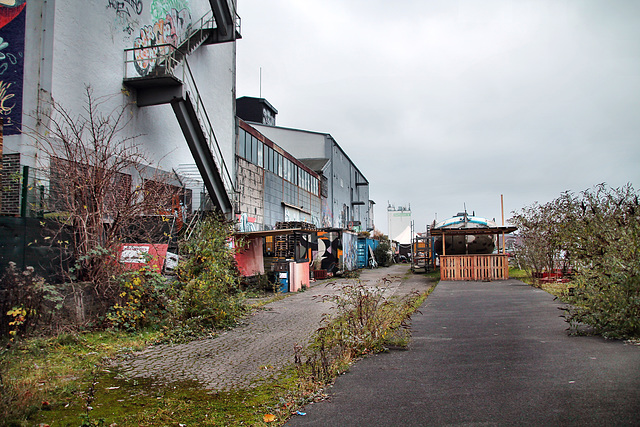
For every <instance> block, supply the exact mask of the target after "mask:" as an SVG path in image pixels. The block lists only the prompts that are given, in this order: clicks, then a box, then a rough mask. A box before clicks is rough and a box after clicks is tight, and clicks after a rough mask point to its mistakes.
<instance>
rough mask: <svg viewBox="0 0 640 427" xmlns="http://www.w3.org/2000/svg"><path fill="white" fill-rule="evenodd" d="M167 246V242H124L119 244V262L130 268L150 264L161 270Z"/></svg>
mask: <svg viewBox="0 0 640 427" xmlns="http://www.w3.org/2000/svg"><path fill="white" fill-rule="evenodd" d="M168 248H169V245H167V244H157V245H154V244H151V243H125V244H123V245H121V246H120V262H121V263H123V264H124V265H125V266H126V267H127V268H128V269H130V270H138V269H140V268H142V267H143V266H151V267H153V268H154V269H155V270H156V271H157V272H161V271H162V266H163V265H164V260H165V258H166V256H167V249H168Z"/></svg>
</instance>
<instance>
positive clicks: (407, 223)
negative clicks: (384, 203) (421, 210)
mask: <svg viewBox="0 0 640 427" xmlns="http://www.w3.org/2000/svg"><path fill="white" fill-rule="evenodd" d="M387 221H388V225H389V239H391V240H395V241H397V242H398V243H402V244H409V243H411V205H409V207H403V206H398V207H397V208H396V207H394V206H393V205H391V204H389V206H388V207H387Z"/></svg>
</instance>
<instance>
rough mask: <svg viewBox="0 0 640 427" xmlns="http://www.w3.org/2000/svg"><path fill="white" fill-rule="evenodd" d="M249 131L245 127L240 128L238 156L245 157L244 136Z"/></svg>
mask: <svg viewBox="0 0 640 427" xmlns="http://www.w3.org/2000/svg"><path fill="white" fill-rule="evenodd" d="M246 133H247V132H245V130H244V129H240V134H239V135H238V156H240V157H244V136H245V134H246Z"/></svg>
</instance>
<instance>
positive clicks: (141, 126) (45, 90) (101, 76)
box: [5, 0, 236, 177]
mask: <svg viewBox="0 0 640 427" xmlns="http://www.w3.org/2000/svg"><path fill="white" fill-rule="evenodd" d="M118 3H120V4H121V5H124V9H121V10H117V8H116V6H114V5H116V4H118ZM152 3H153V4H161V3H163V2H160V1H155V2H152V0H139V1H132V2H113V1H110V0H91V1H87V0H55V1H54V0H47V1H46V2H43V1H35V0H32V1H28V2H27V7H28V9H27V28H26V47H25V81H24V86H25V89H24V95H23V103H24V107H23V115H24V116H25V117H24V119H23V123H24V124H25V128H28V127H34V126H35V124H36V122H35V119H33V118H29V116H35V115H36V111H37V108H38V95H40V96H41V97H43V98H47V97H52V98H53V99H54V100H55V101H56V102H58V103H60V104H61V105H62V106H64V108H65V109H67V110H69V111H70V112H71V113H72V114H74V115H78V114H81V113H83V108H84V107H85V105H86V104H85V100H86V96H85V86H86V85H90V86H91V87H92V89H93V93H94V96H96V97H107V101H106V102H105V104H104V108H105V109H106V110H113V109H117V108H120V107H122V106H123V105H126V104H128V103H132V102H133V101H135V99H134V97H133V96H132V95H131V94H130V93H128V91H127V90H125V88H124V87H123V84H122V80H123V77H124V64H123V61H124V50H125V49H126V48H132V47H134V41H135V39H136V37H139V36H140V33H141V29H143V28H144V27H145V26H150V25H153V24H154V23H155V22H156V19H155V18H154V16H152V12H153V11H152ZM166 3H171V4H177V3H181V4H182V5H183V6H185V7H184V8H185V9H187V10H188V11H189V14H190V15H191V20H192V22H196V21H197V20H198V19H199V18H200V17H201V16H202V15H203V14H204V13H205V12H207V11H208V10H210V5H209V2H208V0H183V1H182V2H166ZM138 4H141V6H142V7H141V8H140V7H136V5H138ZM156 16H159V15H158V14H157V13H156ZM187 60H188V61H189V65H190V66H191V69H192V71H193V74H194V76H195V79H196V83H197V85H198V89H199V91H200V93H201V95H202V97H203V99H204V103H205V105H206V107H207V111H208V113H209V117H210V118H211V121H212V123H213V126H214V129H215V131H216V136H217V140H218V143H219V144H220V146H221V149H222V152H223V155H224V157H225V161H226V163H227V167H228V168H230V169H231V168H232V165H233V156H234V141H235V97H236V96H235V43H234V42H231V43H224V44H220V45H209V46H201V47H199V48H198V50H197V51H195V52H194V53H193V54H191V55H190V56H188V57H187ZM127 118H129V119H130V120H131V121H130V124H129V126H128V127H127V128H126V129H125V131H124V133H123V134H122V136H125V137H126V136H136V135H140V136H139V140H140V141H141V142H142V144H143V147H144V149H145V152H146V154H147V157H148V159H149V160H150V162H151V164H152V165H153V166H156V167H159V168H160V169H163V170H166V171H171V170H172V168H177V166H178V165H179V164H185V163H186V164H193V163H194V160H193V158H192V156H191V153H190V151H189V148H188V146H187V144H186V142H185V139H184V136H183V134H182V132H181V130H180V127H179V125H178V122H177V120H176V118H175V115H174V114H173V110H172V108H171V106H170V105H168V104H167V105H159V106H153V107H144V108H138V107H137V106H135V105H131V106H130V108H129V111H128V113H127ZM25 130H26V129H25ZM5 149H7V150H8V151H9V152H10V151H14V152H16V151H17V152H21V153H23V154H28V153H30V155H31V156H33V155H34V153H33V149H32V148H31V145H30V144H29V143H28V142H27V140H26V138H25V137H24V136H16V137H8V138H7V140H6V141H5ZM27 157H29V156H27ZM30 161H31V160H28V159H27V158H25V160H23V163H27V164H28V163H29V162H30ZM230 172H232V171H231V170H230ZM232 177H233V174H232Z"/></svg>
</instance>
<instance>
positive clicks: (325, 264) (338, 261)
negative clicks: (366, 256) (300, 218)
mask: <svg viewBox="0 0 640 427" xmlns="http://www.w3.org/2000/svg"><path fill="white" fill-rule="evenodd" d="M310 246H311V253H312V258H313V261H312V264H314V268H315V269H318V267H319V269H321V270H327V271H329V272H331V273H336V272H338V271H352V270H355V269H357V268H358V235H357V234H354V233H349V232H345V231H318V233H317V234H316V237H313V236H312V238H311V242H310Z"/></svg>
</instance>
